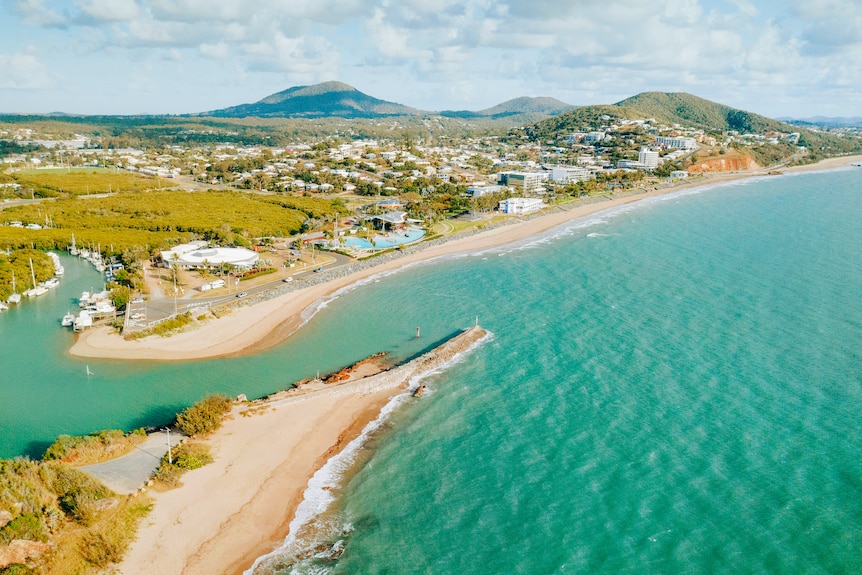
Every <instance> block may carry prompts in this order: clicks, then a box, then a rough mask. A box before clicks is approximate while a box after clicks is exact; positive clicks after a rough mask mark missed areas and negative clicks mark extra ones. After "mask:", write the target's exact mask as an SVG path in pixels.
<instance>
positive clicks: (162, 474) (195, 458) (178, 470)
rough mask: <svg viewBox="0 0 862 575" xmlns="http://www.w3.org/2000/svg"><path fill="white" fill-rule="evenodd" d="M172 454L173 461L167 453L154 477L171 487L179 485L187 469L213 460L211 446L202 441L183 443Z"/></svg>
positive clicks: (196, 467)
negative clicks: (169, 459) (170, 461)
mask: <svg viewBox="0 0 862 575" xmlns="http://www.w3.org/2000/svg"><path fill="white" fill-rule="evenodd" d="M172 456H173V457H172V461H173V462H172V463H169V462H168V456H167V454H165V456H164V457H163V458H162V463H161V465H159V468H158V469H157V470H156V472H155V474H153V479H156V480H158V481H161V482H162V483H164V484H165V485H168V486H170V487H176V486H178V485H179V484H180V478H181V477H182V476H183V474H185V472H186V471H191V470H192V469H199V468H201V467H203V466H204V465H209V464H210V463H212V462H213V457H212V455H211V454H210V450H209V447H208V446H207V445H204V444H202V443H183V444H182V445H180V446H179V447H177V448H176V449H174V450H173V453H172Z"/></svg>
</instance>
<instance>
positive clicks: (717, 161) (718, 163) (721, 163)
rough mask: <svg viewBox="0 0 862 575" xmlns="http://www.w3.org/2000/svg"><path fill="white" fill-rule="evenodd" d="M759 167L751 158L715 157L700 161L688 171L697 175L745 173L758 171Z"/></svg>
mask: <svg viewBox="0 0 862 575" xmlns="http://www.w3.org/2000/svg"><path fill="white" fill-rule="evenodd" d="M759 167H760V166H758V165H757V162H755V161H754V158H752V157H751V156H732V157H724V156H715V157H712V158H703V159H698V160H697V161H695V163H694V164H692V165H691V167H689V168H688V171H689V172H691V173H695V174H700V173H704V172H743V171H746V170H756V169H758V168H759Z"/></svg>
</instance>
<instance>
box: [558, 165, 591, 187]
mask: <svg viewBox="0 0 862 575" xmlns="http://www.w3.org/2000/svg"><path fill="white" fill-rule="evenodd" d="M548 173H549V178H550V180H551V181H552V182H555V183H558V184H573V183H575V182H581V181H583V180H588V179H590V178H591V177H592V174H591V173H590V171H589V170H587V169H586V168H581V167H579V166H550V167H549V168H548Z"/></svg>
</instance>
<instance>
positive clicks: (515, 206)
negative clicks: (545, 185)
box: [497, 198, 545, 215]
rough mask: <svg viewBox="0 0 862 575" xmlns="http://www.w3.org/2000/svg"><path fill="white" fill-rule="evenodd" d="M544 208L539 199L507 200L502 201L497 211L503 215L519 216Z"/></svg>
mask: <svg viewBox="0 0 862 575" xmlns="http://www.w3.org/2000/svg"><path fill="white" fill-rule="evenodd" d="M544 207H545V202H543V201H542V200H541V199H540V198H509V199H508V200H503V201H502V202H500V204H499V205H498V206H497V209H498V210H500V212H502V213H504V214H512V215H521V214H529V213H532V212H537V211H539V210H541V209H542V208H544Z"/></svg>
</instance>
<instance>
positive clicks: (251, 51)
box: [243, 33, 339, 82]
mask: <svg viewBox="0 0 862 575" xmlns="http://www.w3.org/2000/svg"><path fill="white" fill-rule="evenodd" d="M243 50H244V51H245V53H246V55H247V56H248V60H249V68H250V69H252V70H257V71H265V72H281V73H286V74H287V75H288V76H289V77H290V78H292V79H295V80H297V81H302V82H319V81H324V80H331V79H333V78H337V77H338V63H339V58H338V51H337V50H336V49H335V47H334V46H333V45H332V44H330V43H329V42H328V41H327V40H326V39H324V38H321V37H319V36H308V37H305V38H288V37H287V36H285V35H283V34H280V33H278V34H276V36H275V38H271V39H268V40H267V41H261V42H258V43H256V44H247V45H244V46H243Z"/></svg>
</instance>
